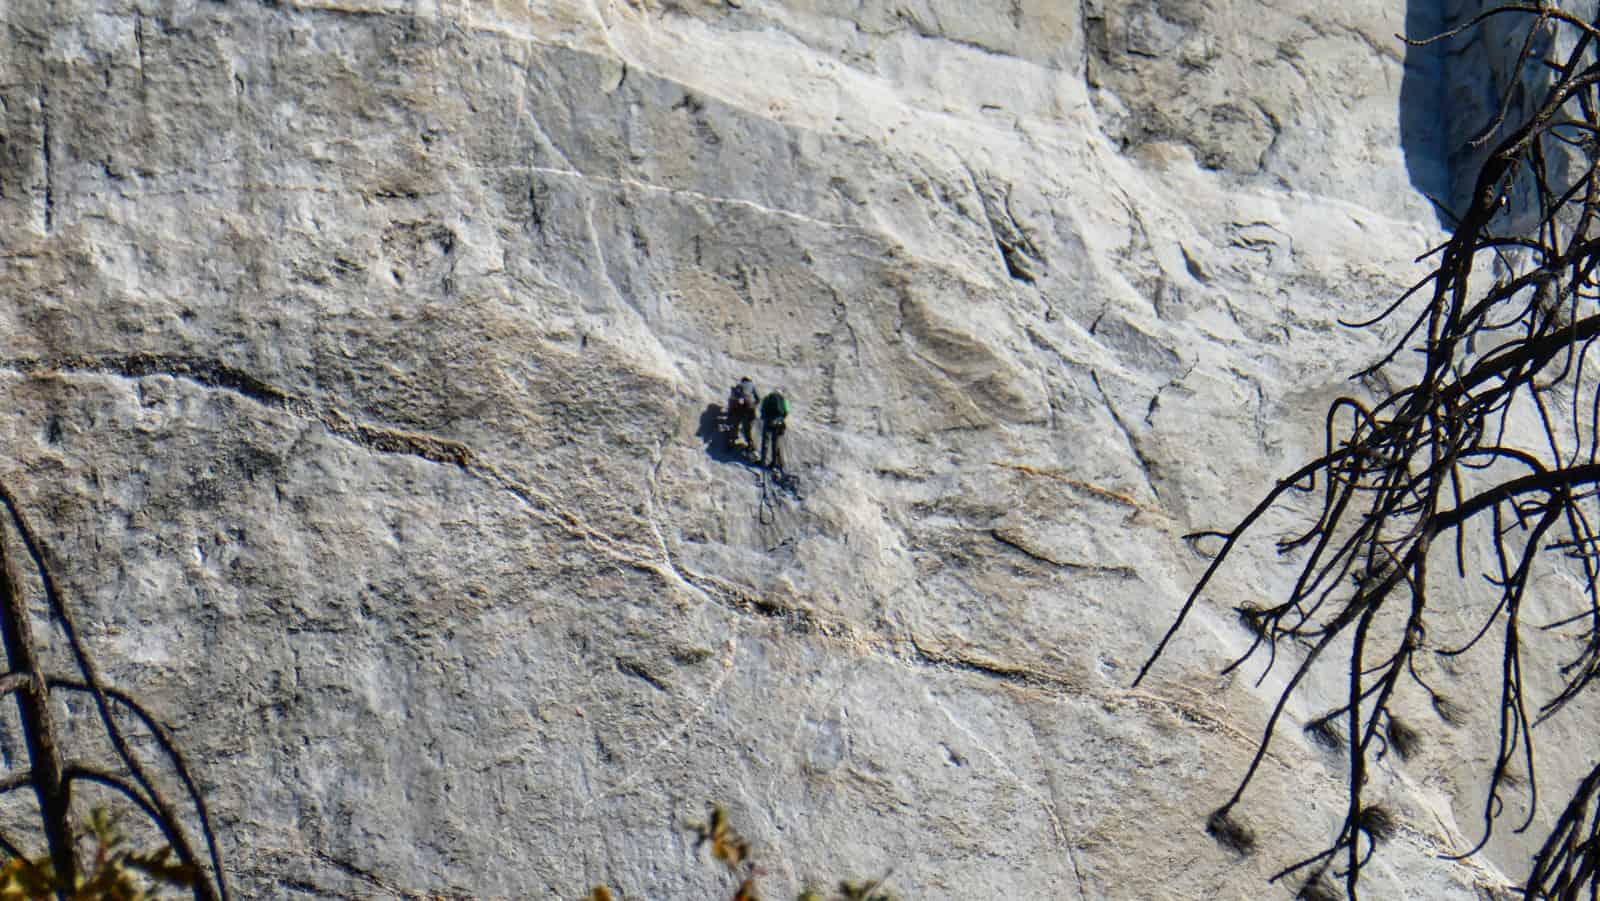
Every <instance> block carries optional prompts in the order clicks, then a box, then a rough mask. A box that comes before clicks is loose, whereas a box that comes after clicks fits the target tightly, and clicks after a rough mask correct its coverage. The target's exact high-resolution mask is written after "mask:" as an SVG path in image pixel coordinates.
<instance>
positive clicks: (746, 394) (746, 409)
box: [728, 376, 761, 453]
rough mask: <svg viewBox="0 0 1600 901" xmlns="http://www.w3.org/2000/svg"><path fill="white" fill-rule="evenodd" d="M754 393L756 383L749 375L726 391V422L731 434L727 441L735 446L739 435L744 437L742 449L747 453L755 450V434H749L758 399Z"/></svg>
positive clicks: (758, 396) (737, 443)
mask: <svg viewBox="0 0 1600 901" xmlns="http://www.w3.org/2000/svg"><path fill="white" fill-rule="evenodd" d="M760 399H761V398H760V395H758V394H756V383H755V382H752V381H750V377H749V376H745V377H744V378H742V379H740V380H739V384H737V385H734V386H733V389H732V390H731V391H729V392H728V424H729V426H730V427H731V429H732V432H733V434H732V435H731V436H730V437H729V438H728V443H729V444H730V445H731V446H732V447H735V448H737V447H738V446H739V438H740V436H743V437H744V449H745V451H746V452H747V453H748V452H750V451H753V450H755V447H756V440H755V436H753V435H751V434H750V427H751V425H752V424H753V423H754V422H755V421H756V404H757V403H758V402H759V401H760Z"/></svg>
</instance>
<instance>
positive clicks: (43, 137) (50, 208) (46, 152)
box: [39, 84, 56, 235]
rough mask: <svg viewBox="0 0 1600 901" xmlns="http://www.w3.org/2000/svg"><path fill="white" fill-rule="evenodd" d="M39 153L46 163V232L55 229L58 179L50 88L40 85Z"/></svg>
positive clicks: (48, 232)
mask: <svg viewBox="0 0 1600 901" xmlns="http://www.w3.org/2000/svg"><path fill="white" fill-rule="evenodd" d="M39 153H40V156H41V157H42V162H43V163H44V232H45V234H47V235H48V234H50V233H51V231H52V230H53V229H54V228H55V214H56V177H55V165H54V163H53V162H52V161H51V158H50V86H49V85H47V84H41V85H39Z"/></svg>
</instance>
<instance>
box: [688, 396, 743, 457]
mask: <svg viewBox="0 0 1600 901" xmlns="http://www.w3.org/2000/svg"><path fill="white" fill-rule="evenodd" d="M694 434H695V437H697V438H699V439H700V440H701V441H702V442H703V443H704V444H705V446H706V456H708V457H710V458H711V459H713V460H715V461H717V462H718V463H743V464H746V465H748V464H749V462H750V461H749V460H747V459H746V458H745V456H744V455H743V454H742V453H741V452H739V451H738V450H735V449H734V447H733V424H732V423H725V422H724V420H723V417H722V405H721V404H706V408H705V409H704V410H702V411H700V428H699V429H697V430H696V431H695V433H694Z"/></svg>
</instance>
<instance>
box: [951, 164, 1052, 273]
mask: <svg viewBox="0 0 1600 901" xmlns="http://www.w3.org/2000/svg"><path fill="white" fill-rule="evenodd" d="M963 167H964V168H965V169H966V170H967V177H968V178H969V179H971V180H972V189H973V190H974V191H976V192H977V194H978V200H979V202H980V203H982V204H983V216H984V222H985V224H987V225H988V226H989V234H990V236H991V237H992V238H993V239H994V244H995V247H996V248H997V249H998V250H999V251H1000V259H1001V261H1002V262H1003V263H1004V264H1005V267H1006V274H1007V275H1009V276H1010V277H1011V278H1013V279H1015V280H1016V281H1019V282H1022V283H1024V284H1028V285H1031V284H1033V283H1034V282H1036V281H1037V280H1038V278H1039V276H1038V274H1037V273H1035V271H1034V270H1035V269H1036V268H1037V267H1039V266H1042V265H1044V262H1045V259H1044V252H1043V251H1041V250H1039V247H1038V245H1036V244H1034V243H1033V239H1031V238H1029V237H1028V232H1027V229H1025V228H1023V226H1022V223H1020V222H1018V221H1017V217H1016V214H1015V213H1014V212H1012V210H1011V186H1010V185H1006V186H1005V188H1004V190H1003V191H1002V190H1001V189H999V188H996V187H995V185H994V182H993V179H991V178H987V177H986V178H983V179H980V178H979V177H978V174H977V173H976V172H974V171H972V167H971V166H967V165H966V164H963Z"/></svg>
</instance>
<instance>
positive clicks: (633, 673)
mask: <svg viewBox="0 0 1600 901" xmlns="http://www.w3.org/2000/svg"><path fill="white" fill-rule="evenodd" d="M617 672H619V673H622V674H623V675H624V676H630V677H632V678H634V679H638V680H639V681H640V682H643V683H644V684H646V685H648V686H650V687H651V688H653V689H655V690H656V691H659V692H662V693H666V692H667V691H668V689H667V686H666V685H665V684H664V683H663V682H662V681H661V680H660V679H657V678H656V677H655V676H653V675H651V674H650V671H649V670H647V669H645V668H644V666H643V665H641V664H640V663H639V662H638V661H635V660H629V659H628V658H626V657H618V658H617Z"/></svg>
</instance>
